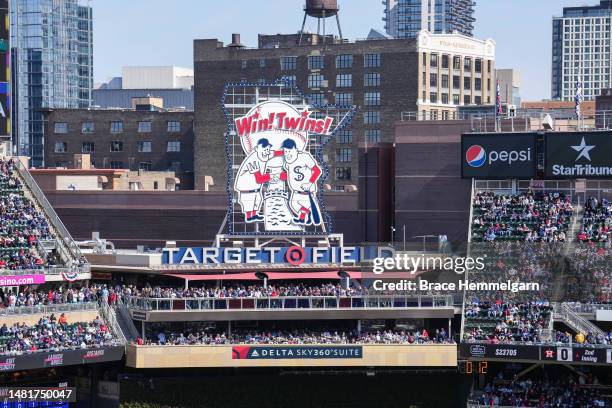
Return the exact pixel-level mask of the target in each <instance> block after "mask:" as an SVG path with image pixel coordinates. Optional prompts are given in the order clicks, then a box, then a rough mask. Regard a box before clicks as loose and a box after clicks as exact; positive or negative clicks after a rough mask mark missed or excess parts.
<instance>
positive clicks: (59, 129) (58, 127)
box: [53, 122, 68, 133]
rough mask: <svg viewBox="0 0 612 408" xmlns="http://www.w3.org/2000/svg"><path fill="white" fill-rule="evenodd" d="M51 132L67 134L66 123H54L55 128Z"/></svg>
mask: <svg viewBox="0 0 612 408" xmlns="http://www.w3.org/2000/svg"><path fill="white" fill-rule="evenodd" d="M53 130H54V132H55V133H68V123H66V122H55V126H54V129H53Z"/></svg>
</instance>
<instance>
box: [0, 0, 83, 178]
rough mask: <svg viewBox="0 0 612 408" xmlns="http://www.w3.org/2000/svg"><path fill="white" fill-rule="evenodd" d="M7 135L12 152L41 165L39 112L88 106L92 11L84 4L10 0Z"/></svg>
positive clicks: (73, 0) (77, 0)
mask: <svg viewBox="0 0 612 408" xmlns="http://www.w3.org/2000/svg"><path fill="white" fill-rule="evenodd" d="M11 47H12V50H11V52H12V64H13V100H14V101H15V103H14V104H13V135H14V143H15V144H16V146H17V152H18V154H22V155H26V156H29V157H31V161H32V165H33V166H36V167H40V166H43V165H44V163H45V157H44V146H45V142H44V131H43V130H44V125H43V114H42V109H43V108H51V109H59V108H61V109H77V108H87V107H89V106H90V104H91V90H92V88H93V28H92V9H91V7H90V6H89V1H88V0H11Z"/></svg>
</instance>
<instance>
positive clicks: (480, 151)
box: [465, 145, 487, 167]
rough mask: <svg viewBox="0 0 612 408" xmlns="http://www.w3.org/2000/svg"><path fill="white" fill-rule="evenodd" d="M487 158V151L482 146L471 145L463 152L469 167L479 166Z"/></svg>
mask: <svg viewBox="0 0 612 408" xmlns="http://www.w3.org/2000/svg"><path fill="white" fill-rule="evenodd" d="M486 160H487V152H486V151H485V149H484V148H483V147H482V146H479V145H473V146H470V147H469V148H468V149H467V152H465V161H466V162H467V164H468V165H469V166H471V167H481V166H482V165H483V164H485V161H486Z"/></svg>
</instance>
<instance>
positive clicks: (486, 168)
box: [461, 133, 537, 179]
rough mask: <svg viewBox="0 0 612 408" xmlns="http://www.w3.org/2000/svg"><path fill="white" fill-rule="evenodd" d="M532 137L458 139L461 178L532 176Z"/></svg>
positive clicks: (469, 136) (499, 135) (500, 135)
mask: <svg viewBox="0 0 612 408" xmlns="http://www.w3.org/2000/svg"><path fill="white" fill-rule="evenodd" d="M536 159H537V157H536V134H535V133H489V134H477V133H474V134H472V133H468V134H463V135H461V176H462V177H464V178H479V179H506V178H524V179H529V178H533V177H534V176H535V174H536V173H535V171H536Z"/></svg>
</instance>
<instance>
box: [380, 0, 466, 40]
mask: <svg viewBox="0 0 612 408" xmlns="http://www.w3.org/2000/svg"><path fill="white" fill-rule="evenodd" d="M383 4H384V5H385V17H384V18H383V20H384V21H385V30H386V31H387V34H389V35H390V36H392V37H394V38H415V37H416V36H417V34H418V32H419V31H420V30H427V31H429V32H430V33H434V34H443V33H446V34H450V33H452V32H454V31H457V32H458V33H460V34H464V35H467V36H470V37H472V36H473V34H474V21H475V19H474V6H475V5H476V3H475V2H474V1H473V0H383Z"/></svg>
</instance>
